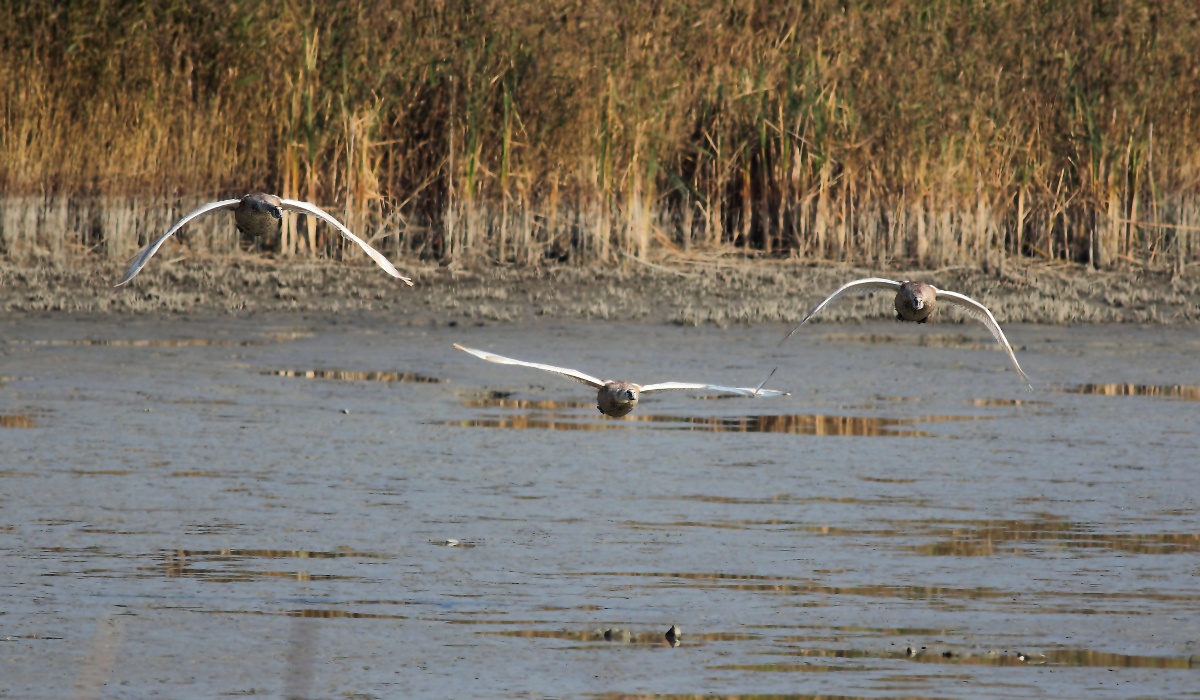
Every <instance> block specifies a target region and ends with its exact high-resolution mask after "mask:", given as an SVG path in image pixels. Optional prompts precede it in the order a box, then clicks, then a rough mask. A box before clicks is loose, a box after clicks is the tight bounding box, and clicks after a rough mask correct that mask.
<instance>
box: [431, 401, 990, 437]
mask: <svg viewBox="0 0 1200 700" xmlns="http://www.w3.org/2000/svg"><path fill="white" fill-rule="evenodd" d="M463 404H464V405H465V406H466V407H468V408H500V409H510V410H515V411H533V412H534V413H531V414H529V415H526V414H515V413H504V414H495V413H494V414H491V415H488V416H486V417H482V418H472V419H468V420H463V421H448V422H447V424H448V425H460V426H464V427H474V428H509V429H513V430H533V429H537V430H619V429H629V428H634V427H638V426H641V427H648V428H652V429H658V430H697V431H707V432H715V433H789V434H793V435H829V436H840V437H876V436H889V437H928V436H930V433H927V432H925V431H922V430H914V429H911V428H909V426H915V425H918V424H920V423H934V422H941V421H962V420H986V418H982V417H978V416H950V415H924V416H917V417H915V418H879V417H874V416H831V415H813V414H793V415H758V416H733V417H729V416H679V415H657V414H650V413H642V414H634V415H628V416H624V417H623V418H600V417H596V418H594V419H593V418H592V417H591V416H589V415H580V414H579V413H576V412H575V411H578V410H585V411H586V410H587V409H589V408H591V409H594V408H595V405H594V403H593V402H586V401H547V400H529V399H514V398H511V397H510V396H509V395H507V394H499V395H486V396H476V397H471V398H468V399H466V400H465V401H464V402H463Z"/></svg>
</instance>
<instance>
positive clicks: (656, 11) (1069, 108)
mask: <svg viewBox="0 0 1200 700" xmlns="http://www.w3.org/2000/svg"><path fill="white" fill-rule="evenodd" d="M1198 14H1200V9H1198V8H1197V7H1196V6H1195V3H1192V2H1188V1H1186V0H1164V1H1163V2H1153V3H1152V2H1148V1H1145V2H1127V3H1048V2H1044V0H1043V1H1035V0H992V1H990V2H981V3H962V2H958V1H956V0H924V1H920V0H913V1H911V2H904V3H874V2H867V1H866V0H861V1H859V2H851V3H834V2H813V3H751V2H748V1H743V2H734V3H716V2H702V1H700V0H696V1H692V2H680V3H671V4H662V3H660V4H645V3H641V2H633V1H632V0H624V1H621V2H615V3H582V4H577V3H571V2H567V1H566V0H557V1H551V0H532V1H531V2H527V3H505V2H500V1H498V0H497V1H491V2H489V1H483V2H461V1H460V2H445V1H435V0H416V1H415V2H412V3H407V4H403V5H401V6H396V5H394V4H393V3H386V2H382V1H377V0H344V1H341V2H331V3H308V4H300V5H296V4H292V5H285V6H279V5H278V4H268V3H243V4H239V5H236V6H230V5H228V4H226V3H216V2H213V1H212V0H198V1H197V2H193V3H179V4H169V5H163V4H159V3H144V4H140V5H129V4H124V3H112V4H106V3H75V4H68V5H65V6H64V5H59V4H55V3H48V2H33V3H17V2H5V3H3V6H2V7H0V39H2V40H3V41H0V120H2V124H0V188H2V189H0V191H2V192H3V203H2V204H0V209H2V211H0V254H3V255H6V256H7V257H9V258H13V259H23V258H27V257H44V256H50V257H55V258H58V257H71V256H76V255H102V256H108V257H112V258H124V257H127V256H128V255H130V254H132V252H133V251H134V250H135V249H136V248H137V247H138V246H140V245H142V244H144V243H145V242H146V241H147V240H149V239H150V238H152V237H153V236H155V235H157V233H158V232H159V231H161V230H164V229H165V227H164V226H163V223H164V222H166V223H167V224H168V225H169V223H170V221H169V220H170V219H171V217H173V216H176V215H178V214H179V213H181V212H185V211H187V207H188V206H191V204H193V203H195V202H201V201H206V200H208V199H212V198H217V197H227V196H236V195H240V194H243V193H245V192H247V191H251V190H255V189H262V190H266V191H271V192H276V193H278V194H281V195H283V196H287V197H296V198H301V199H307V200H309V201H313V202H315V203H317V204H319V205H321V206H323V207H326V208H327V209H328V210H330V211H331V213H334V214H335V215H338V216H340V217H344V218H345V219H346V220H347V222H348V223H349V224H350V225H351V227H352V228H353V229H355V230H357V231H358V232H359V233H360V234H362V235H364V236H365V237H366V238H368V239H369V240H372V241H373V242H374V243H375V244H376V245H377V247H379V248H380V249H382V250H383V251H384V252H385V253H389V254H394V255H397V256H401V257H406V256H409V257H411V256H416V257H422V258H428V259H445V258H452V257H453V258H457V257H460V256H462V257H476V256H482V257H484V258H487V259H491V260H495V261H499V262H502V263H513V264H536V263H538V262H539V261H541V260H545V259H553V260H567V261H571V262H574V263H589V262H604V263H613V264H619V263H620V262H621V261H622V260H623V259H624V257H625V256H635V257H644V256H652V257H658V256H663V255H669V254H681V255H683V254H689V253H690V252H692V251H712V252H728V251H743V252H753V253H754V254H756V255H774V256H793V257H797V258H801V259H806V260H815V261H827V260H828V261H834V260H836V261H848V262H855V263H860V264H877V265H887V264H888V263H889V262H891V261H896V260H900V261H905V262H915V263H919V264H925V265H942V264H983V265H991V264H1002V262H1003V261H1004V260H1005V259H1008V258H1013V257H1024V258H1033V259H1047V260H1067V261H1074V262H1080V263H1088V264H1091V265H1094V266H1098V267H1107V266H1113V265H1119V264H1125V263H1135V264H1146V265H1157V266H1164V267H1166V266H1170V267H1172V268H1174V269H1177V270H1178V269H1181V268H1182V267H1183V266H1184V265H1186V264H1188V263H1189V262H1193V261H1195V259H1196V253H1197V242H1196V235H1197V233H1196V232H1197V230H1198V229H1200V198H1198V197H1200V195H1198V194H1197V188H1196V184H1197V181H1198V179H1200V138H1198V137H1200V127H1198V124H1197V113H1196V108H1197V106H1198V105H1200V54H1197V52H1196V51H1195V47H1196V46H1200V21H1198V16H1197V15H1198ZM214 28H215V29H214ZM297 218H299V219H303V218H304V217H289V220H288V222H287V226H286V227H285V234H284V238H283V242H282V246H283V252H284V253H285V254H298V255H330V254H336V255H342V254H346V255H358V253H357V252H355V251H354V249H353V247H350V248H345V247H343V244H342V242H341V241H340V239H338V237H336V236H331V235H330V234H329V232H328V231H325V230H323V228H322V227H316V226H313V225H312V224H311V223H302V222H301V221H294V220H293V219H297ZM230 228H231V226H230V225H229V224H228V223H227V222H224V223H222V222H220V221H218V222H216V223H214V224H213V225H212V226H211V227H201V228H200V229H199V230H198V231H197V232H196V234H195V235H193V236H191V237H189V238H188V239H187V243H188V245H189V247H190V248H191V249H194V250H198V251H201V252H203V251H208V252H222V251H225V250H229V249H231V244H230V243H229V236H228V234H227V233H225V232H227V231H228V230H229V229H230ZM347 251H349V252H347Z"/></svg>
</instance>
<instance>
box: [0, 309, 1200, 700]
mask: <svg viewBox="0 0 1200 700" xmlns="http://www.w3.org/2000/svg"><path fill="white" fill-rule="evenodd" d="M785 330H786V329H784V328H782V327H775V326H756V327H751V328H735V329H731V330H717V329H710V328H699V329H696V328H679V327H673V326H658V325H620V324H581V323H559V322H553V323H549V322H547V323H531V324H520V325H500V326H478V327H451V328H446V327H439V328H432V327H431V328H426V329H415V328H406V327H401V326H400V325H398V324H396V323H395V321H394V320H393V319H389V318H386V317H382V316H380V317H355V318H346V317H341V316H326V317H321V316H304V315H300V314H295V315H265V316H264V315H256V316H249V317H242V318H236V317H220V318H211V317H209V318H184V317H172V318H160V319H149V318H132V319H131V318H111V317H106V318H102V319H89V318H84V317H77V316H58V317H49V318H9V319H8V320H6V321H3V322H0V361H2V363H3V364H0V447H2V453H0V454H2V455H3V457H2V462H0V508H2V509H0V514H2V515H0V555H2V556H0V571H2V572H3V573H2V574H0V586H2V592H0V696H3V697H13V698H39V697H45V698H62V697H72V698H74V697H78V698H91V697H154V696H158V697H172V698H177V697H228V696H241V695H250V694H261V695H267V696H275V697H278V696H290V697H312V698H316V697H347V696H350V697H364V698H366V697H380V698H385V697H405V696H407V697H530V696H535V697H544V696H554V697H566V696H570V697H609V696H617V695H643V696H659V697H675V696H683V695H690V694H705V693H708V694H717V695H732V694H742V695H748V694H757V695H760V696H764V697H811V696H814V695H826V696H829V695H832V696H842V697H895V696H902V697H908V698H934V697H937V698H941V697H989V698H990V697H1079V696H1082V695H1084V694H1086V695H1088V696H1089V697H1168V696H1190V697H1195V696H1197V695H1198V694H1200V693H1198V691H1197V688H1200V669H1198V667H1200V586H1198V585H1197V584H1196V581H1197V580H1198V579H1197V575H1198V574H1200V513H1198V499H1200V488H1198V487H1197V479H1196V466H1195V465H1196V455H1197V454H1200V451H1198V450H1197V447H1198V444H1197V443H1198V440H1197V437H1196V426H1197V425H1198V419H1200V406H1198V405H1197V404H1196V403H1195V397H1196V396H1197V395H1198V394H1197V388H1196V387H1198V386H1200V365H1198V364H1197V363H1196V360H1195V358H1196V357H1197V354H1198V352H1200V335H1198V334H1197V333H1196V332H1195V330H1194V329H1188V330H1172V329H1168V328H1161V327H1154V328H1144V327H1135V326H1119V327H1083V328H1045V327H1035V326H1014V327H1011V328H1009V329H1007V331H1008V334H1009V336H1010V338H1011V339H1012V341H1013V342H1014V344H1015V345H1017V346H1018V357H1019V359H1020V360H1021V362H1022V366H1023V367H1024V368H1025V370H1026V371H1027V372H1028V374H1029V376H1030V377H1031V379H1032V380H1033V382H1034V384H1035V385H1036V386H1037V387H1038V389H1039V390H1038V391H1037V392H1036V393H1033V394H1029V393H1027V392H1025V391H1024V390H1023V387H1022V385H1021V383H1020V380H1019V379H1018V377H1017V376H1016V373H1015V372H1014V371H1013V370H1012V368H1011V367H1010V366H1009V365H1008V363H1007V360H1006V358H1005V357H1004V355H1003V354H1002V353H1000V352H998V351H996V350H995V348H994V346H993V345H992V343H991V342H990V340H989V338H988V336H987V332H986V330H984V329H983V328H982V327H981V326H980V327H979V328H978V329H976V328H974V327H972V326H970V325H968V326H951V325H933V326H928V327H920V326H912V325H899V324H895V323H878V324H866V325H858V326H854V325H851V326H843V325H836V324H821V325H816V326H813V327H811V328H805V329H802V332H801V333H798V334H797V335H796V336H794V337H793V338H792V339H791V340H789V341H788V342H787V343H786V344H785V345H783V346H782V347H777V346H776V342H777V341H778V339H779V338H780V337H782V335H783V333H784V332H785ZM454 342H459V343H462V344H464V345H468V346H472V347H479V348H486V349H489V350H492V351H495V352H498V353H502V354H508V355H511V356H515V357H519V358H522V359H529V360H535V361H541V362H546V363H551V364H560V365H566V366H573V367H577V368H579V369H581V370H583V371H586V372H590V373H593V374H599V375H602V376H606V377H611V378H624V379H630V380H633V381H659V380H670V379H674V380H681V381H711V382H715V383H723V384H734V385H737V386H756V385H757V384H758V383H759V382H760V381H762V380H763V378H765V377H766V376H767V372H769V370H770V369H771V368H772V367H774V366H777V365H778V366H779V371H778V372H777V373H776V374H775V375H774V377H773V378H772V379H771V381H770V383H769V384H768V386H769V387H774V388H781V389H785V390H789V391H791V392H792V395H791V396H789V397H783V398H778V399H753V400H752V399H740V398H723V399H714V398H711V397H709V398H705V397H698V396H695V395H691V394H687V393H671V394H657V395H653V396H648V397H644V398H643V400H642V402H641V403H640V404H639V406H638V407H637V409H636V410H635V411H634V412H633V414H631V415H630V416H628V417H627V418H626V419H611V418H605V417H603V416H601V415H600V414H599V413H598V412H597V411H596V409H595V407H594V400H593V397H594V394H593V393H591V392H590V391H589V390H588V389H587V388H586V387H583V386H582V385H579V384H575V383H573V382H570V381H568V380H565V379H561V378H559V377H555V376H553V375H550V374H545V373H541V372H537V371H535V370H529V369H524V368H516V367H501V366H496V365H490V364H487V363H484V362H481V361H479V360H477V359H475V358H473V357H470V356H468V355H466V354H465V353H461V352H458V351H456V350H454V349H453V348H452V347H451V343H454ZM1106 387H1109V388H1106ZM1139 387H1140V388H1139ZM672 625H678V627H679V628H680V630H681V631H682V638H681V640H680V641H679V644H678V646H674V647H673V646H672V645H671V644H670V643H669V642H668V641H667V640H666V638H665V636H664V633H665V632H666V631H667V629H668V628H669V627H671V626H672Z"/></svg>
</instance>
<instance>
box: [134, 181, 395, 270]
mask: <svg viewBox="0 0 1200 700" xmlns="http://www.w3.org/2000/svg"><path fill="white" fill-rule="evenodd" d="M218 209H232V210H233V218H234V220H235V221H236V222H237V228H238V230H239V231H241V232H242V233H244V234H246V235H248V236H253V237H254V238H259V237H261V236H267V237H269V236H270V235H272V234H274V233H278V231H279V227H280V226H281V225H282V223H283V221H282V220H283V210H284V209H289V210H291V211H298V212H302V213H304V214H308V215H309V216H315V217H317V218H318V219H322V220H324V221H326V222H327V223H329V224H330V225H332V226H333V227H334V228H336V229H337V230H338V231H339V232H340V233H341V234H342V235H343V236H345V237H346V239H347V240H350V241H353V242H355V243H357V244H358V245H359V247H360V248H362V249H363V250H364V251H365V252H366V254H367V255H369V256H371V259H372V260H374V261H375V262H376V263H378V264H379V266H380V267H382V268H383V271H384V272H386V273H388V274H389V275H391V276H392V277H395V278H397V279H399V280H401V281H402V282H404V283H405V284H407V285H408V286H410V287H411V286H412V280H410V279H409V278H407V277H405V276H404V275H402V274H400V271H399V270H397V269H396V267H395V266H394V265H392V263H391V262H389V261H388V259H387V258H385V257H383V253H380V252H379V251H378V250H375V249H374V248H372V247H371V246H370V245H368V244H367V242H366V241H364V240H363V239H361V238H359V237H358V236H356V235H354V234H353V233H351V232H350V229H348V228H346V227H345V226H343V225H342V223H341V222H340V221H338V220H337V219H335V218H333V217H332V216H330V215H329V214H328V213H326V212H325V210H324V209H321V208H320V207H318V206H316V205H315V204H309V203H308V202H300V201H297V200H295V199H280V198H279V197H276V196H275V195H273V194H265V193H263V192H252V193H250V194H248V195H246V196H244V197H242V198H240V199H224V200H221V201H219V202H209V203H208V204H205V205H204V206H202V207H200V208H199V209H197V210H196V211H194V212H192V213H190V214H188V215H187V216H185V217H183V218H182V219H180V220H179V221H177V222H175V225H174V226H172V227H171V228H170V229H169V230H168V231H167V232H166V233H164V234H163V235H162V236H160V237H159V238H158V240H156V241H154V242H153V243H151V244H150V245H148V246H146V247H145V248H143V249H142V250H141V251H140V252H139V253H138V254H137V256H136V257H135V258H134V259H133V262H132V263H131V264H130V266H129V270H127V271H126V272H125V277H123V278H122V279H121V281H120V282H117V284H116V285H115V286H117V287H120V286H121V285H123V284H125V283H127V282H129V280H131V279H133V278H134V275H136V274H137V273H138V272H140V271H141V269H142V268H143V267H145V266H146V263H147V262H149V260H150V258H152V257H154V254H155V253H156V252H158V249H159V248H161V247H162V244H163V243H165V242H166V241H167V239H168V238H170V237H171V236H173V235H175V232H176V231H178V230H179V229H181V228H183V227H184V225H186V224H187V223H188V222H189V221H191V220H192V219H196V218H199V217H201V216H204V215H205V214H207V213H209V212H213V211H217V210H218Z"/></svg>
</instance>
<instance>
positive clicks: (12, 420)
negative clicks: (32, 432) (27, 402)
mask: <svg viewBox="0 0 1200 700" xmlns="http://www.w3.org/2000/svg"><path fill="white" fill-rule="evenodd" d="M36 427H37V423H35V422H34V420H33V416H27V415H21V414H16V415H7V416H4V415H0V428H36Z"/></svg>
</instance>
